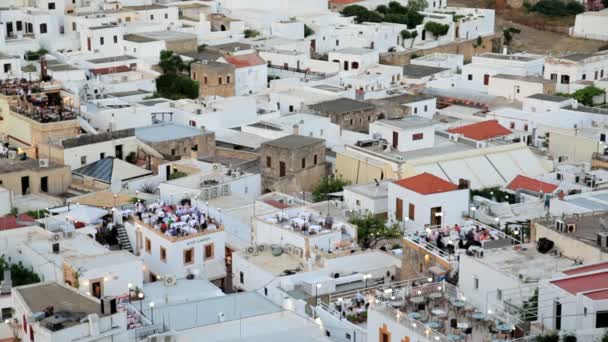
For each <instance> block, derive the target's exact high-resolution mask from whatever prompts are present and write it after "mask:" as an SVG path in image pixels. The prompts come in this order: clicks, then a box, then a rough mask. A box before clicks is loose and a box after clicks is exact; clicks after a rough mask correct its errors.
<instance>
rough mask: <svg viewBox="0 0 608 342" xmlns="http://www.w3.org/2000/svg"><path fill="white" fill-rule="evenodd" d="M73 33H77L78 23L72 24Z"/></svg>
mask: <svg viewBox="0 0 608 342" xmlns="http://www.w3.org/2000/svg"><path fill="white" fill-rule="evenodd" d="M72 31H74V32H76V23H72Z"/></svg>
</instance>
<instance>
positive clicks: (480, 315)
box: [471, 312, 486, 321]
mask: <svg viewBox="0 0 608 342" xmlns="http://www.w3.org/2000/svg"><path fill="white" fill-rule="evenodd" d="M471 317H472V318H473V319H474V320H476V321H481V320H484V319H485V318H486V315H485V314H484V313H483V312H473V314H472V315H471Z"/></svg>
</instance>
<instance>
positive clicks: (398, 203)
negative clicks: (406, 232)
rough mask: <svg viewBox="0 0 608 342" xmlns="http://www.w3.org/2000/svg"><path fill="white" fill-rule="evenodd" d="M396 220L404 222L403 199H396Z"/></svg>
mask: <svg viewBox="0 0 608 342" xmlns="http://www.w3.org/2000/svg"><path fill="white" fill-rule="evenodd" d="M395 219H396V220H397V221H403V200H402V199H401V198H395Z"/></svg>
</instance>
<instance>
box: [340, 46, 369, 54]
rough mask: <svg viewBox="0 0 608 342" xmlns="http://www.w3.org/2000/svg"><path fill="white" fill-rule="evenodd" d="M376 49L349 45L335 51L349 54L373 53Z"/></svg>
mask: <svg viewBox="0 0 608 342" xmlns="http://www.w3.org/2000/svg"><path fill="white" fill-rule="evenodd" d="M373 52H374V50H372V49H366V48H358V47H348V48H344V49H340V50H337V51H335V53H345V54H349V55H367V54H369V53H373Z"/></svg>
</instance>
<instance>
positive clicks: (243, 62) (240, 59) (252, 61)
mask: <svg viewBox="0 0 608 342" xmlns="http://www.w3.org/2000/svg"><path fill="white" fill-rule="evenodd" d="M226 61H227V62H228V63H230V64H232V65H234V67H235V68H246V67H251V66H256V65H262V64H266V62H264V60H263V59H262V57H260V55H258V54H257V53H249V54H246V55H237V56H227V57H226Z"/></svg>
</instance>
